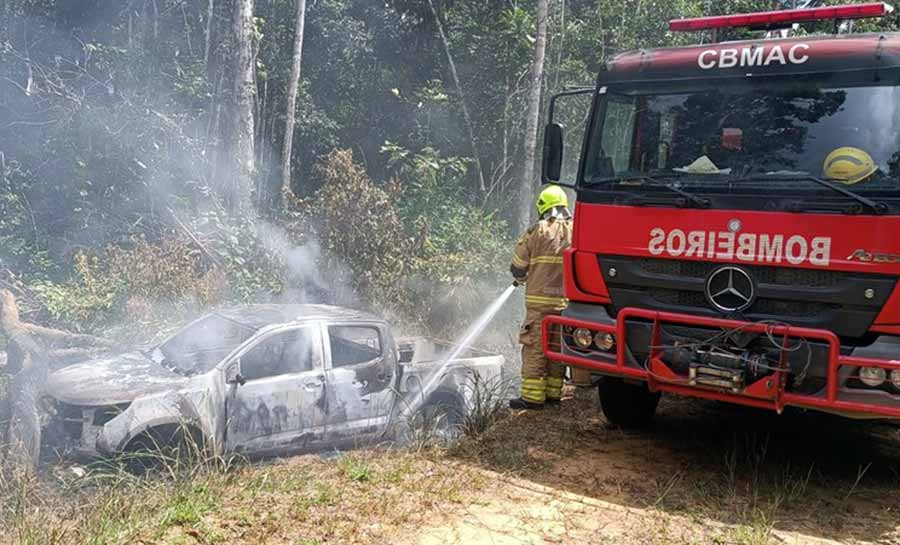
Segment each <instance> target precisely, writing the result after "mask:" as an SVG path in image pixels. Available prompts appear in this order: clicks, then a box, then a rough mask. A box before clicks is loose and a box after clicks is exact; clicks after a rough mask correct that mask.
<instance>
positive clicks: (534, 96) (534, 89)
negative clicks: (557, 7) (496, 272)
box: [518, 0, 549, 231]
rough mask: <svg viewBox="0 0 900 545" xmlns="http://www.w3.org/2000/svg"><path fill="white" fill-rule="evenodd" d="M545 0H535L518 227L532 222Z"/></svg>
mask: <svg viewBox="0 0 900 545" xmlns="http://www.w3.org/2000/svg"><path fill="white" fill-rule="evenodd" d="M547 3H548V0H538V2H537V36H536V40H535V43H534V57H532V60H531V83H530V85H529V91H528V113H527V118H526V125H525V164H524V165H523V166H522V180H521V184H522V185H521V188H520V190H519V210H518V212H519V214H518V227H519V230H520V231H524V230H525V229H527V228H528V225H529V223H530V222H531V211H532V205H533V204H534V203H533V201H534V198H535V194H534V193H535V189H536V188H537V186H538V184H537V176H536V169H535V166H536V164H537V143H538V125H539V122H540V117H541V90H542V87H543V82H544V55H545V53H546V50H547V13H548V11H549V9H548V5H547Z"/></svg>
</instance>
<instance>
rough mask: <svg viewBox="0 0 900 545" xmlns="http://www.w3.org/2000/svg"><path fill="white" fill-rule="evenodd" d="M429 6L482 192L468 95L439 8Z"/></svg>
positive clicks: (482, 180)
mask: <svg viewBox="0 0 900 545" xmlns="http://www.w3.org/2000/svg"><path fill="white" fill-rule="evenodd" d="M428 6H429V7H430V8H431V14H432V15H433V16H434V22H435V23H436V24H437V27H438V33H440V35H441V43H443V45H444V53H445V54H446V55H447V63H448V64H449V65H450V75H451V76H452V77H453V84H454V85H455V86H456V94H458V95H459V103H460V105H462V111H463V119H464V120H465V122H466V128H468V130H469V142H471V144H472V156H473V157H474V158H475V168H476V169H478V187H479V188H480V189H481V191H482V192H485V191H487V186H486V184H485V183H484V171H483V170H481V154H480V153H479V152H478V143H477V142H476V141H475V128H474V126H473V125H472V117H471V116H470V115H469V107H468V106H467V105H466V95H465V94H463V89H462V84H461V83H460V82H459V74H458V73H457V72H456V63H455V62H453V54H452V53H451V52H450V40H449V39H448V38H447V34H446V33H445V32H444V24H443V23H442V22H441V18H440V17H438V12H437V9H436V8H435V7H434V0H428Z"/></svg>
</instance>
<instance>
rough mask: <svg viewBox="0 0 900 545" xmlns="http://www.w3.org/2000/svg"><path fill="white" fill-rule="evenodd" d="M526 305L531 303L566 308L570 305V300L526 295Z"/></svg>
mask: <svg viewBox="0 0 900 545" xmlns="http://www.w3.org/2000/svg"><path fill="white" fill-rule="evenodd" d="M525 303H530V304H533V305H554V306H566V305H567V304H569V300H568V299H566V298H565V297H544V296H541V295H526V296H525Z"/></svg>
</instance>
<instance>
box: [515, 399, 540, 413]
mask: <svg viewBox="0 0 900 545" xmlns="http://www.w3.org/2000/svg"><path fill="white" fill-rule="evenodd" d="M509 408H510V409H513V410H515V411H543V410H544V404H543V403H532V402H531V401H526V400H524V399H522V398H521V397H520V398H518V399H511V400H510V401H509Z"/></svg>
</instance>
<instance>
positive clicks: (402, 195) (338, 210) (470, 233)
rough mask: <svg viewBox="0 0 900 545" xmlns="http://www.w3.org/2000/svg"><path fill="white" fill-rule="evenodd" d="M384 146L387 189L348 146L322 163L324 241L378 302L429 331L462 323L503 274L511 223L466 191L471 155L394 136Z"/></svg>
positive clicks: (319, 206) (319, 201)
mask: <svg viewBox="0 0 900 545" xmlns="http://www.w3.org/2000/svg"><path fill="white" fill-rule="evenodd" d="M384 151H385V152H386V153H389V154H390V155H391V164H392V166H393V167H394V170H395V174H396V175H395V178H394V179H393V180H392V181H391V182H390V183H388V184H386V185H385V186H384V187H379V186H378V185H376V184H375V183H374V182H373V181H372V180H371V179H369V178H368V176H367V175H366V174H365V172H364V170H363V169H362V167H360V166H359V165H356V164H355V163H353V158H352V154H351V153H350V151H348V150H343V151H335V152H333V153H332V154H330V155H329V156H327V157H326V158H325V160H324V161H323V163H322V164H321V166H320V168H319V172H320V174H321V175H322V177H323V180H324V185H323V187H322V189H321V190H320V191H319V192H318V193H317V194H316V196H315V198H314V201H313V202H314V207H313V208H314V209H315V210H320V211H321V216H322V219H323V221H322V226H321V229H320V231H319V235H320V238H321V240H322V242H323V246H324V248H325V249H326V251H327V252H328V253H329V254H330V259H332V260H338V261H340V262H342V263H343V264H344V265H345V266H346V267H347V268H348V269H349V270H350V271H351V280H352V282H353V284H354V287H355V288H356V289H357V291H358V293H360V294H363V295H364V296H366V297H367V299H368V302H369V303H370V304H371V305H372V306H375V307H377V308H379V309H385V307H387V308H389V309H391V310H394V311H395V312H396V313H397V314H398V315H399V316H401V317H403V318H405V319H406V321H411V322H414V323H416V324H422V325H426V326H427V327H428V328H429V329H432V330H444V329H446V328H449V327H455V326H456V325H458V324H457V321H458V320H459V319H460V318H463V319H467V318H470V317H471V316H473V315H475V314H477V312H478V310H479V309H480V307H481V306H482V305H483V302H484V300H485V296H486V295H488V294H490V295H489V296H490V297H492V296H493V291H494V290H495V289H496V287H497V286H499V285H501V284H502V283H503V282H504V281H505V272H504V271H505V270H506V268H507V266H508V265H507V264H508V254H509V252H510V248H511V244H512V242H511V241H510V240H509V239H508V237H507V227H506V225H505V224H504V223H503V222H502V221H500V220H498V219H497V218H496V215H495V214H494V213H493V212H492V211H485V210H484V209H482V208H481V207H480V206H477V205H476V204H474V203H472V202H471V199H469V198H467V196H466V194H465V192H464V191H463V189H462V188H464V187H465V181H464V178H465V173H466V167H467V164H468V163H467V162H466V161H465V160H462V159H457V158H443V157H441V156H440V155H439V154H438V153H437V152H436V151H434V150H433V149H430V148H426V149H424V150H422V151H421V152H419V153H412V152H410V151H409V150H405V149H403V148H400V147H399V146H395V145H393V144H390V143H388V144H387V145H386V146H385V148H384Z"/></svg>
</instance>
